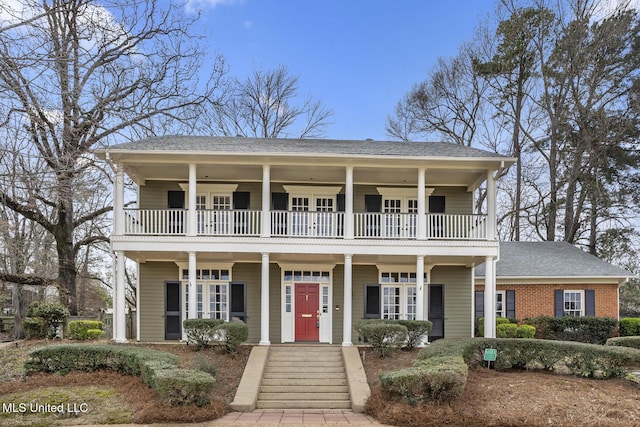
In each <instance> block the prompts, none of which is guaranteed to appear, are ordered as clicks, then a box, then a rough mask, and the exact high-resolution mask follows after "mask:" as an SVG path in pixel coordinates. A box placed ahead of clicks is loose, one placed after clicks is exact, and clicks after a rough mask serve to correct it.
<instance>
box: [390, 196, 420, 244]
mask: <svg viewBox="0 0 640 427" xmlns="http://www.w3.org/2000/svg"><path fill="white" fill-rule="evenodd" d="M382 211H383V213H384V214H385V215H384V236H385V237H399V238H407V237H416V235H417V225H418V221H417V219H418V216H417V214H418V199H417V198H416V197H384V198H383V200H382Z"/></svg>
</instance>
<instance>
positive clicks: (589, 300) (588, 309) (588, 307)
mask: <svg viewBox="0 0 640 427" xmlns="http://www.w3.org/2000/svg"><path fill="white" fill-rule="evenodd" d="M584 299H585V305H584V309H585V311H584V314H585V315H586V316H595V315H596V291H595V290H594V289H586V290H585V291H584Z"/></svg>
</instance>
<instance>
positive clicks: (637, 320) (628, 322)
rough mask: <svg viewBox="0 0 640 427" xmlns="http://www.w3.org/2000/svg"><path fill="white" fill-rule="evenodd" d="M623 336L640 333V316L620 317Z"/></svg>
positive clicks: (620, 332) (620, 333) (621, 334)
mask: <svg viewBox="0 0 640 427" xmlns="http://www.w3.org/2000/svg"><path fill="white" fill-rule="evenodd" d="M619 335H620V336H621V337H632V336H639V335H640V317H626V318H624V319H620V331H619Z"/></svg>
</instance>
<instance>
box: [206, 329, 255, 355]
mask: <svg viewBox="0 0 640 427" xmlns="http://www.w3.org/2000/svg"><path fill="white" fill-rule="evenodd" d="M247 338H249V327H248V326H247V325H246V324H245V323H243V322H229V323H223V324H221V325H218V326H217V327H216V328H215V329H214V331H213V336H212V339H213V345H214V346H215V347H216V348H218V349H220V350H222V351H224V352H225V353H235V352H236V351H238V347H240V344H242V343H243V342H245V341H246V340H247Z"/></svg>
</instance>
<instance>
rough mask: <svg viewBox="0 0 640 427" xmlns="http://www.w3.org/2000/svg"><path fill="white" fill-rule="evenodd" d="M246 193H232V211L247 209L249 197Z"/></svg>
mask: <svg viewBox="0 0 640 427" xmlns="http://www.w3.org/2000/svg"><path fill="white" fill-rule="evenodd" d="M250 194H251V193H249V192H248V191H235V192H234V193H233V209H243V210H246V209H249V197H250Z"/></svg>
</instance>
